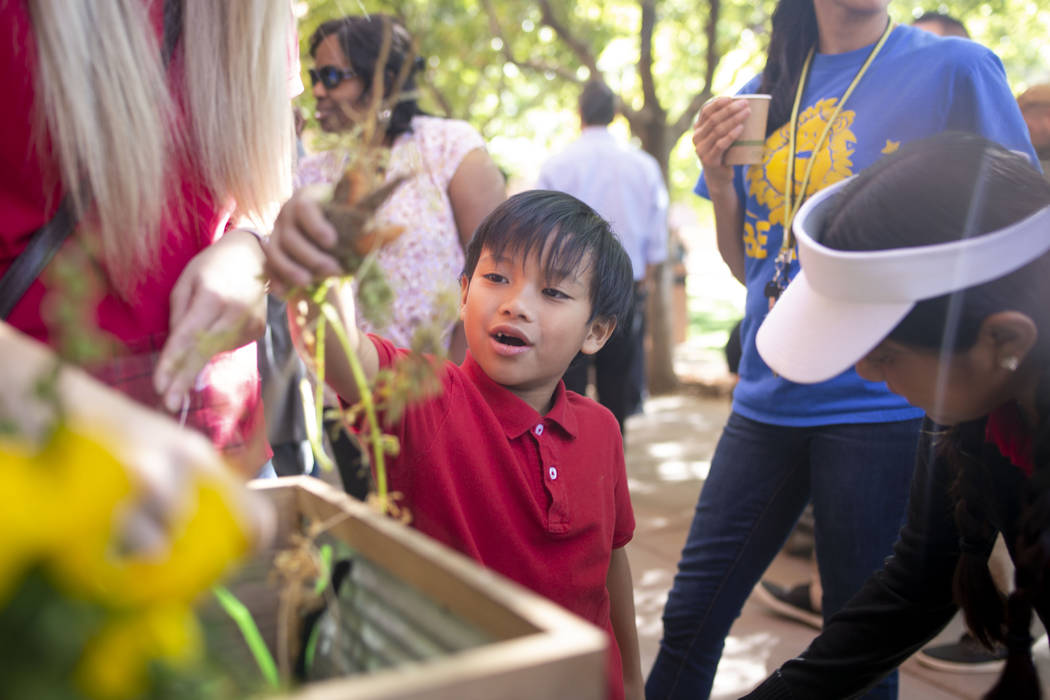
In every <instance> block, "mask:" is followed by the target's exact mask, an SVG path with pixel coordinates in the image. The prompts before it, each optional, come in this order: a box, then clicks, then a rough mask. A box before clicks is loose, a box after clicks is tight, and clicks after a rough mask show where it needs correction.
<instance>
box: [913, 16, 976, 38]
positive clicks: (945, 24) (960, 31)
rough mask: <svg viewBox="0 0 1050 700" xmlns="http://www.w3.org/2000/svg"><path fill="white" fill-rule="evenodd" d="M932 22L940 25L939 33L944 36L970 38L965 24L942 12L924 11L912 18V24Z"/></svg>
mask: <svg viewBox="0 0 1050 700" xmlns="http://www.w3.org/2000/svg"><path fill="white" fill-rule="evenodd" d="M924 22H932V23H936V24H939V25H941V33H942V34H943V35H944V36H960V37H962V38H964V39H969V38H970V32H968V31H966V25H965V24H963V23H962V22H960V21H959V20H957V19H956V18H954V17H952V16H951V15H946V14H944V13H943V12H924V13H922V14H921V15H919V16H918V17H916V18H915V19H914V20H912V24H922V23H924Z"/></svg>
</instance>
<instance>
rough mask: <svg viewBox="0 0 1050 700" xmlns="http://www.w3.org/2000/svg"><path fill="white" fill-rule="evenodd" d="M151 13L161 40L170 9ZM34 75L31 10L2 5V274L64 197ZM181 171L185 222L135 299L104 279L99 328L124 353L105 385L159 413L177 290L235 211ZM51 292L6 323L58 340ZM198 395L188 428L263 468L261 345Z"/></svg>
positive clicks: (177, 191) (175, 196) (107, 369)
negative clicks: (161, 361)
mask: <svg viewBox="0 0 1050 700" xmlns="http://www.w3.org/2000/svg"><path fill="white" fill-rule="evenodd" d="M153 5H154V8H153V10H154V18H155V24H156V27H157V29H158V33H159V31H160V27H161V26H162V19H161V10H162V8H163V3H153ZM180 55H181V54H180V52H179V51H178V50H176V52H175V55H174V57H173V59H172V62H171V65H170V66H169V75H170V79H171V81H172V84H173V85H178V84H179V82H180V81H181V76H182V61H181V58H180ZM35 72H36V44H35V41H34V39H33V33H32V25H31V23H30V20H29V12H28V8H27V5H26V2H25V1H24V0H22V1H6V2H0V94H2V95H4V96H5V100H6V104H5V108H4V109H3V110H0V163H3V167H2V168H0V274H3V273H4V272H6V271H7V268H8V267H9V266H10V265H11V263H12V262H13V261H14V259H15V258H16V257H18V255H19V254H20V253H21V252H22V251H23V250H24V249H25V246H26V244H27V242H28V241H29V239H30V237H31V236H32V234H33V232H34V231H35V230H36V229H37V228H39V227H40V226H42V225H43V224H44V223H46V222H47V221H49V220H50V219H51V217H52V216H53V215H54V213H55V211H56V209H57V208H58V203H59V201H60V200H61V198H62V195H63V189H62V186H61V183H59V182H58V181H57V173H58V165H57V161H56V160H55V159H54V157H53V156H52V155H51V148H50V143H49V142H48V140H47V138H46V134H45V135H44V138H43V139H42V143H41V142H40V140H35V139H34V133H33V131H34V128H33V114H34V111H33V110H34V102H35V95H36V87H35V83H34V76H35ZM129 147H132V146H130V145H129ZM41 154H43V155H41ZM177 173H178V176H179V177H178V179H177V180H176V181H175V182H174V183H173V186H172V188H171V193H170V197H171V198H172V201H173V202H178V203H179V204H178V208H177V209H176V210H177V211H180V212H183V215H182V216H173V217H172V220H171V221H170V222H169V223H168V226H169V231H168V233H167V235H166V236H165V245H164V247H163V249H162V251H161V252H160V255H159V257H158V263H157V265H156V266H155V267H154V268H153V269H151V270H150V271H149V273H148V274H147V275H146V276H145V277H144V279H143V280H142V282H141V283H140V284H139V286H138V287H137V288H136V290H135V293H134V294H133V295H131V296H132V298H130V299H124V298H122V297H121V296H120V295H118V294H117V293H116V292H115V291H114V290H113V288H112V287H111V286H110V282H109V279H108V277H106V276H105V272H104V271H103V280H102V283H103V285H105V288H106V291H105V292H104V295H103V297H102V299H101V300H100V302H99V304H98V306H97V309H96V316H95V321H96V322H97V324H98V327H99V328H101V329H102V330H104V331H107V332H108V333H110V334H112V335H113V336H114V337H115V338H116V339H117V340H119V341H120V343H121V344H122V345H124V346H125V348H126V354H125V353H122V354H121V357H120V358H119V359H117V360H115V361H114V362H113V363H111V364H107V365H106V366H103V367H97V368H89V369H91V370H92V371H94V372H95V373H96V374H97V375H98V376H99V377H100V378H102V379H103V380H104V381H107V382H109V383H111V384H113V385H115V386H117V388H120V389H121V390H122V391H124V392H125V393H127V394H129V395H131V396H133V397H134V398H136V399H138V400H140V401H142V402H144V403H147V404H151V405H159V397H157V396H156V394H155V393H154V392H153V390H152V385H151V382H150V375H151V374H152V367H153V362H154V360H155V359H156V357H157V354H158V352H159V350H160V349H161V347H163V344H164V342H165V340H166V339H167V337H168V322H169V315H170V305H169V299H170V296H171V290H172V287H174V285H175V282H176V280H178V278H179V275H180V274H181V273H182V270H183V268H185V266H186V264H187V263H188V262H189V261H190V260H191V259H192V258H193V257H194V256H195V255H196V254H197V253H199V252H200V251H201V250H203V249H204V248H205V247H207V246H208V245H210V244H211V243H213V242H214V241H216V240H217V239H218V238H219V237H220V236H221V235H222V234H223V232H224V230H225V228H226V224H227V222H228V220H229V216H230V213H231V211H232V208H233V203H232V202H226V203H222V202H217V201H215V199H214V198H213V197H212V196H211V195H210V194H208V193H207V192H205V191H203V188H201V187H200V186H199V185H197V184H196V183H201V182H203V181H204V178H203V177H202V176H201V175H200V173H199V172H197V171H196V170H195V169H194V167H193V166H191V165H190V164H189V163H186V162H182V163H179V164H177ZM75 237H76V233H75V232H74V234H73V236H71V237H70V239H68V240H67V241H66V244H65V246H66V247H68V246H70V245H72V244H73V243H74V241H73V239H74V238H75ZM47 272H48V270H47V269H45V271H44V273H43V275H42V276H43V277H44V280H45V281H46V279H47ZM47 291H48V290H47V287H46V285H45V282H44V281H41V280H40V279H38V280H37V281H35V282H34V283H33V285H32V286H31V287H30V288H29V290H28V291H27V292H26V294H25V296H24V297H22V300H21V301H20V302H19V303H18V304H17V305H16V306H15V308H14V309H13V310H12V312H11V315H10V316H9V317H8V319H7V321H8V322H9V323H10V324H11V325H12V326H14V327H15V328H17V329H19V330H21V331H22V332H24V333H26V334H28V335H30V336H32V337H34V338H36V339H38V340H41V341H43V342H45V343H46V342H49V340H50V335H49V332H48V329H47V327H46V326H45V323H44V319H43V315H42V313H41V304H42V302H43V301H44V297H45V295H46V294H47ZM198 387H199V389H200V390H199V391H197V392H194V394H193V396H192V401H191V405H190V413H189V414H188V423H189V424H190V425H193V426H194V427H196V428H198V429H200V430H202V431H203V432H205V433H207V434H208V435H209V437H211V438H212V441H213V442H214V443H215V444H216V445H217V446H218V447H220V448H221V449H223V450H224V451H225V452H226V454H227V456H229V457H232V458H235V459H237V460H238V461H240V462H242V463H243V464H244V465H245V466H246V468H249V469H250V468H252V467H251V465H254V469H255V470H258V468H259V467H261V466H262V463H263V462H264V461H265V459H266V457H267V449H268V448H267V445H266V442H265V435H264V434H263V431H262V430H260V428H262V427H263V417H262V403H261V397H260V394H259V377H258V370H257V366H256V351H255V344H254V343H252V344H250V345H247V346H244V347H242V348H239V349H238V350H235V351H233V352H230V353H222V354H221V355H218V356H216V359H215V360H214V361H213V362H212V363H211V364H210V365H209V367H208V368H206V369H205V371H204V372H203V373H202V375H201V378H200V379H199V381H198Z"/></svg>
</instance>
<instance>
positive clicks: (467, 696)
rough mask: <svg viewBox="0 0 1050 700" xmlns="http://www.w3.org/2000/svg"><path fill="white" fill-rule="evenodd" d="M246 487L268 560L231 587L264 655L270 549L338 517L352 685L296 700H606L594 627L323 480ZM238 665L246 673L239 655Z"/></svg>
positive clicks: (272, 594)
mask: <svg viewBox="0 0 1050 700" xmlns="http://www.w3.org/2000/svg"><path fill="white" fill-rule="evenodd" d="M251 488H252V489H253V490H255V491H257V492H258V493H260V494H262V495H263V496H265V497H267V498H268V499H269V500H270V501H272V502H273V504H274V505H275V507H276V511H277V514H278V534H277V537H276V538H275V545H274V546H275V549H272V550H270V551H268V552H261V553H260V554H258V555H257V556H256V558H255V559H254V560H253V561H251V562H249V563H248V565H247V566H246V567H245V569H244V571H243V572H242V573H241V574H240V575H239V576H238V578H236V579H235V580H234V581H232V582H231V583H230V585H229V588H230V589H231V590H232V591H233V592H234V594H236V595H237V596H238V598H240V599H241V601H242V602H244V603H245V604H246V605H247V606H248V607H249V609H250V610H251V611H252V613H253V616H254V617H255V620H256V623H257V624H258V626H259V628H260V631H261V632H262V633H263V636H264V638H265V639H266V640H267V643H268V644H269V645H270V647H271V650H272V649H274V646H275V640H276V627H277V625H276V618H277V608H278V605H277V585H276V584H275V583H273V581H272V580H267V579H268V577H267V576H266V575H265V574H266V572H267V571H268V570H269V568H270V566H271V563H272V560H273V556H274V553H275V551H276V549H279V548H285V547H287V546H288V543H289V542H290V536H291V535H292V534H293V533H304V532H305V531H306V527H307V526H308V524H309V523H310V522H330V521H332V520H333V518H336V516H339V515H340V514H345V515H346V517H344V518H342V519H338V518H336V519H337V520H338V522H337V523H336V524H334V525H333V526H332V527H331V528H330V529H329V530H328V533H329V535H331V536H332V537H334V538H336V539H338V540H340V541H341V542H343V543H345V544H346V545H348V546H349V547H350V549H351V550H353V552H354V564H353V567H352V569H351V575H350V583H349V584H347V585H344V586H343V589H346V588H347V586H349V587H350V589H351V590H352V594H351V595H350V596H349V598H350V600H351V601H352V602H351V603H350V606H349V609H348V612H346V613H345V614H343V615H342V616H341V618H340V625H342V627H343V628H345V629H343V630H342V631H341V632H340V634H339V635H337V637H336V638H338V639H344V638H345V639H346V643H347V645H348V646H349V647H352V649H353V653H352V654H351V656H352V658H353V661H352V664H351V665H353V666H355V669H354V670H351V671H349V672H350V673H353V675H350V676H344V677H340V678H336V679H333V680H326V681H317V682H313V683H309V684H306V685H304V686H302V687H301V688H299V689H297V691H296V692H295V693H294V694H293V695H292V696H291V697H293V698H295V699H296V700H335V698H376V699H378V698H383V699H384V700H393V699H398V700H401V699H405V700H407V699H409V698H427V699H428V700H444V699H448V700H472V699H477V700H493V699H496V698H508V699H516V698H521V699H522V700H525V699H526V698H529V699H531V698H569V697H571V698H574V699H576V700H601V699H602V698H604V697H605V696H606V689H605V647H606V640H605V636H604V634H603V633H602V632H601V631H600V630H599V629H598V628H596V627H594V626H593V625H591V624H589V623H587V622H585V621H584V620H582V619H580V618H578V617H576V616H575V615H573V614H571V613H569V612H567V611H566V610H564V609H563V608H561V607H559V606H557V605H555V604H553V603H551V602H550V601H548V600H546V599H545V598H542V597H540V596H538V595H536V594H535V593H532V592H531V591H528V590H526V589H525V588H523V587H521V586H519V585H517V584H515V583H513V582H512V581H509V580H507V579H506V578H503V577H502V576H500V575H498V574H496V573H493V572H491V571H488V570H485V569H483V568H482V567H481V566H479V565H478V564H477V563H475V562H474V561H472V560H470V559H468V558H467V557H465V556H463V555H461V554H459V553H458V552H455V551H453V550H451V549H449V548H447V547H445V546H443V545H441V544H439V543H437V542H435V541H434V540H432V539H430V538H428V537H426V536H425V535H423V534H421V533H419V532H416V531H415V530H412V529H411V528H409V527H407V526H404V525H402V524H400V523H398V522H395V521H393V520H391V519H389V518H386V517H382V516H380V515H378V514H377V513H376V512H375V511H374V510H372V509H371V508H370V507H368V506H366V505H365V504H362V503H360V502H358V501H355V500H353V499H351V498H350V497H348V496H347V495H345V494H343V493H341V492H340V491H337V490H336V489H334V488H332V487H330V486H328V485H327V484H325V483H323V482H321V481H318V480H316V479H311V478H309V477H290V478H283V479H267V480H259V481H255V482H252V483H251ZM342 598H343V596H341V600H342ZM205 618H206V619H207V615H205ZM206 624H207V623H206ZM234 643H235V642H231V644H234ZM238 653H240V652H238ZM244 663H245V664H248V665H251V664H252V662H251V661H250V660H249V659H248V657H247V655H246V653H245V656H244Z"/></svg>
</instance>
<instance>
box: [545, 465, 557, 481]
mask: <svg viewBox="0 0 1050 700" xmlns="http://www.w3.org/2000/svg"><path fill="white" fill-rule="evenodd" d="M547 473H548V474H550V477H551V481H554V480H555V479H557V478H558V468H557V467H551V468H550V469H548V470H547Z"/></svg>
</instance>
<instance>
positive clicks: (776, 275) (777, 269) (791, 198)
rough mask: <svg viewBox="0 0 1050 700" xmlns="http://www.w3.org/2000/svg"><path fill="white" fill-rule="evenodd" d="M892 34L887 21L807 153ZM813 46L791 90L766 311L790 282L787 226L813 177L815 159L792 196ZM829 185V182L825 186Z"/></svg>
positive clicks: (791, 238)
mask: <svg viewBox="0 0 1050 700" xmlns="http://www.w3.org/2000/svg"><path fill="white" fill-rule="evenodd" d="M891 31H893V22H892V21H890V22H887V24H886V29H885V30H884V31H883V32H882V37H881V38H879V41H878V42H877V43H876V44H875V46H874V47H873V48H872V50H871V53H869V54H868V57H867V59H865V61H864V64H863V65H862V66H861V67H860V69H859V70H858V71H857V74H856V75H855V76H853V80H852V81H851V82H850V84H849V87H847V88H846V92H844V93H842V98H841V99H840V100H839V101H838V104H837V105H836V106H835V111H834V112H832V113H831V117H830V118H829V119H828V121H827V122H826V123H825V124H824V130H823V131H822V132H821V134H820V138H819V139H817V143H816V145H814V146H813V148H812V150H811V153H813V154H814V156H815V154H817V153H818V152H820V150H821V149H822V148H823V147H824V144H825V142H826V141H827V140H828V134H830V133H831V127H832V125H833V124H834V123H835V120H837V119H838V117H839V114H840V113H841V112H842V107H843V105H845V104H846V100H848V99H849V97H850V95H852V94H853V90H854V89H856V87H857V85H858V84H860V79H861V78H863V77H864V74H865V73H866V72H867V70H868V67H869V66H871V64H872V62H873V61H874V60H875V57H876V56H877V55H878V54H879V51H881V50H882V47H883V46H884V45H885V44H886V40H887V39H888V38H889V36H890V32H891ZM814 52H815V47H813V48H810V50H809V54H808V55H807V56H806V61H805V63H804V64H803V65H802V74H801V75H800V76H799V79H798V89H796V90H795V102H794V104H793V105H792V107H791V121H790V123H789V126H788V128H789V129H790V133H789V140H788V162H787V177H786V178H785V183H784V236H783V240H782V243H781V245H780V251H779V252H778V253H777V257H776V261H775V262H774V264H773V278H772V279H771V280H770V281H769V282H767V283H766V286H765V288H764V290H763V291H764V292H765V295H766V297H768V298H769V308H770V309H772V308H773V305H774V304H775V303H776V302H777V299H779V298H780V295H781V294H782V293H783V292H784V290H785V289H786V288H787V286H788V282H790V281H791V279H790V268H791V261H792V260H794V259H795V257H796V253H795V235H794V232H793V231H792V228H791V225H792V223H793V222H794V220H795V214H797V213H798V210H799V207H801V206H802V202H804V201H805V199H806V190H807V189H808V188H809V179H810V176H811V175H812V174H813V163H814V162H815V161H816V158H815V157H811V158H809V159H808V162H807V163H806V170H805V173H804V174H803V177H802V182H801V183H800V187H799V188H798V191H797V194H796V188H795V157H796V155H797V153H798V145H797V143H796V141H795V136H796V134H797V132H798V110H799V105H800V104H801V103H802V93H803V92H804V91H805V89H806V80H807V79H808V78H809V69H810V66H811V65H812V64H813V54H814ZM827 184H831V183H827Z"/></svg>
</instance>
